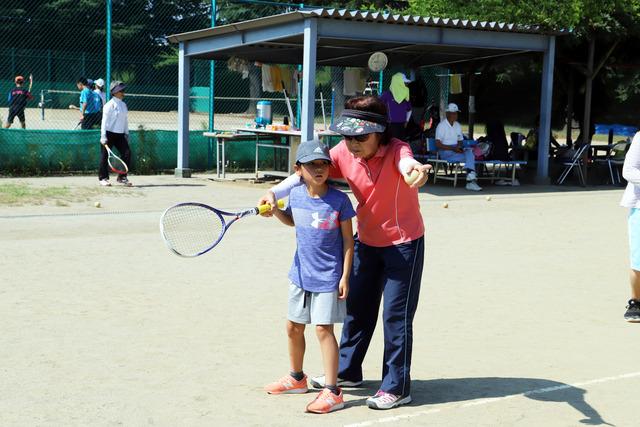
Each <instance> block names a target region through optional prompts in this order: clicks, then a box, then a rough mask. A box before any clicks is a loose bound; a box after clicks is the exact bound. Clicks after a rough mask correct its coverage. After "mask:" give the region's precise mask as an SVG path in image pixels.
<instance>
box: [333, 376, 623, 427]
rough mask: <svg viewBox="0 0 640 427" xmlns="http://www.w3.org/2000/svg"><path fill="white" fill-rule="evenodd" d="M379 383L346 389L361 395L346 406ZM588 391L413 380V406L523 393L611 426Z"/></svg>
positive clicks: (491, 381)
mask: <svg viewBox="0 0 640 427" xmlns="http://www.w3.org/2000/svg"><path fill="white" fill-rule="evenodd" d="M378 385H379V383H378V382H374V381H365V382H364V384H363V387H362V388H359V389H346V390H345V394H347V395H351V396H359V397H362V398H361V399H357V400H351V401H349V402H348V403H347V405H346V406H359V405H364V404H365V400H366V398H367V397H369V396H372V395H373V394H375V393H376V391H377V386H378ZM585 393H586V390H584V389H581V388H577V387H573V386H571V385H568V384H565V383H562V382H558V381H552V380H545V379H539V378H497V377H487V378H447V379H437V380H412V381H411V397H412V398H413V402H412V403H411V406H412V407H420V406H426V405H437V404H443V403H452V402H464V401H471V400H477V399H490V398H500V397H505V396H513V395H523V396H525V397H527V398H529V399H534V400H538V401H542V402H557V403H566V404H568V405H570V406H571V407H572V408H574V409H575V410H576V411H578V412H579V413H580V416H581V419H580V420H579V422H580V423H582V424H587V425H609V426H612V425H613V424H609V423H607V422H605V421H604V420H603V419H602V417H601V416H600V414H599V413H598V411H596V409H595V408H593V407H592V406H591V405H589V404H588V403H587V402H586V400H585V398H584V395H585Z"/></svg>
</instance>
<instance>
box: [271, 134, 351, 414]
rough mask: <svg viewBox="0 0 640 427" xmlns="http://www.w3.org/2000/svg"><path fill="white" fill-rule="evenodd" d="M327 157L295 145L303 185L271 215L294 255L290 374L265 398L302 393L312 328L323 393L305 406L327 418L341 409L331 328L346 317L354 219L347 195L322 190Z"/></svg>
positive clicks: (318, 148) (316, 146)
mask: <svg viewBox="0 0 640 427" xmlns="http://www.w3.org/2000/svg"><path fill="white" fill-rule="evenodd" d="M330 165H331V157H330V156H329V148H328V147H327V146H326V145H324V144H323V143H322V142H320V141H319V140H312V141H305V142H303V143H302V144H300V146H299V148H298V152H297V154H296V165H295V171H296V175H297V176H298V177H299V179H302V181H304V184H305V185H301V186H298V187H296V188H294V189H292V190H291V194H290V195H289V206H288V207H287V210H286V211H281V210H279V209H275V210H274V211H273V213H274V215H275V216H276V217H277V218H278V219H279V220H280V221H281V222H282V223H283V224H285V225H289V226H295V227H296V242H297V249H296V254H295V256H294V258H293V264H292V266H291V270H290V271H289V280H290V282H291V283H290V284H289V310H288V311H289V314H288V316H287V319H288V320H287V335H288V336H289V361H290V364H291V372H290V373H289V375H286V376H284V377H283V378H281V379H279V380H278V381H276V382H274V383H272V384H269V385H268V386H266V387H265V390H266V391H267V392H268V393H270V394H288V393H306V392H307V390H308V389H307V376H306V375H305V374H304V372H303V370H302V365H303V360H304V350H305V339H304V329H305V325H307V324H314V325H316V328H315V329H316V335H317V336H318V340H319V341H320V349H321V351H322V359H323V362H324V371H325V378H326V380H325V383H324V384H323V389H322V391H321V392H320V393H319V394H318V395H317V396H316V398H315V399H314V400H313V401H312V402H311V403H309V405H307V412H313V413H317V414H326V413H329V412H333V411H336V410H338V409H342V408H343V407H344V399H343V396H342V390H340V388H339V387H338V386H337V381H338V378H337V376H338V343H337V342H336V337H335V335H334V333H333V324H334V323H342V322H343V321H344V317H345V315H346V298H347V295H348V292H349V275H350V273H351V264H352V262H353V228H352V225H351V218H353V217H354V216H356V213H355V211H354V210H353V206H351V201H350V200H349V198H348V197H347V195H346V194H344V193H343V192H341V191H340V190H336V189H335V188H332V187H330V186H329V185H328V184H327V179H328V178H329V166H330Z"/></svg>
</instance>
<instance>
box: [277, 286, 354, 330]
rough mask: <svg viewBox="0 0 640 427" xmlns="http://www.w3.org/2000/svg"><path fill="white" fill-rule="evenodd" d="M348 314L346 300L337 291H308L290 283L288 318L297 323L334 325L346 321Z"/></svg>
mask: <svg viewBox="0 0 640 427" xmlns="http://www.w3.org/2000/svg"><path fill="white" fill-rule="evenodd" d="M346 315H347V302H346V300H340V299H338V291H335V292H306V291H303V290H302V288H299V287H297V286H296V285H294V284H293V283H290V284H289V313H288V315H287V319H289V320H291V321H292V322H295V323H302V324H305V325H306V324H312V325H332V324H334V323H342V322H344V318H345V316H346Z"/></svg>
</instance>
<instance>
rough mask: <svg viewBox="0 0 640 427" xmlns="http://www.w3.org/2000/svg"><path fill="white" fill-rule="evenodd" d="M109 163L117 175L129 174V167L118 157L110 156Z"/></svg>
mask: <svg viewBox="0 0 640 427" xmlns="http://www.w3.org/2000/svg"><path fill="white" fill-rule="evenodd" d="M107 161H108V163H109V166H110V167H111V170H112V171H114V172H117V173H127V165H126V164H125V163H124V162H123V161H122V160H120V159H119V158H118V157H115V156H109V158H108V159H107Z"/></svg>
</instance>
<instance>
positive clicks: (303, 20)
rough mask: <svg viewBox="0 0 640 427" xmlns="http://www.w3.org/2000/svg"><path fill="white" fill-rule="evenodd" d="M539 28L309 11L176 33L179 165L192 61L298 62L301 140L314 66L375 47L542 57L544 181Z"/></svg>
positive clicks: (547, 127)
mask: <svg viewBox="0 0 640 427" xmlns="http://www.w3.org/2000/svg"><path fill="white" fill-rule="evenodd" d="M565 33H566V32H565V31H556V32H550V31H547V30H543V29H541V28H540V27H537V26H524V25H517V24H505V23H497V22H481V21H471V20H460V19H446V18H432V17H421V16H411V15H395V14H390V13H382V12H369V11H349V10H341V9H307V10H304V9H303V10H299V11H295V12H289V13H285V14H281V15H274V16H268V17H264V18H259V19H254V20H250V21H244V22H240V23H236V24H230V25H223V26H219V27H215V28H206V29H203V30H198V31H192V32H188V33H183V34H175V35H172V36H170V37H169V41H170V42H172V43H177V44H179V73H178V85H179V88H178V97H179V100H178V102H179V104H178V165H177V168H176V176H182V177H187V176H189V175H190V169H189V131H188V130H189V91H190V81H189V74H190V61H191V60H193V59H206V60H227V59H229V58H230V57H240V58H244V59H247V60H250V61H260V62H265V63H274V64H302V94H301V97H302V113H301V131H302V139H303V140H304V139H308V138H312V137H313V131H314V128H313V125H314V117H315V111H314V109H315V103H314V102H309V100H313V99H314V95H315V78H316V67H318V66H325V65H326V66H351V67H366V66H367V60H368V58H369V56H370V55H371V54H372V53H373V52H377V51H381V52H384V53H385V54H387V56H388V57H389V62H390V63H396V64H403V65H407V66H408V65H411V66H412V67H428V66H444V65H447V64H456V63H461V62H466V61H473V60H480V59H488V58H493V57H498V56H504V55H514V54H520V53H527V52H539V53H541V54H542V56H543V66H542V82H541V101H540V127H539V129H540V132H539V135H540V136H539V150H538V165H537V174H536V177H537V181H538V182H540V183H546V182H548V174H549V136H550V133H551V101H552V93H553V69H554V57H555V39H556V36H558V35H561V34H565Z"/></svg>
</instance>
